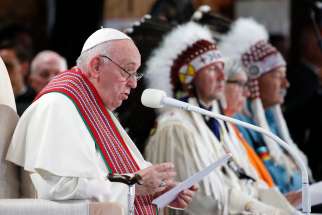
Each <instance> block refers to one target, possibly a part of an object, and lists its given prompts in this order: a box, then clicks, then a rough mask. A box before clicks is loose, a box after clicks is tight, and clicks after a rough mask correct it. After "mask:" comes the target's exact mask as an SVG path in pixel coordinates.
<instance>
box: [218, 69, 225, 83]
mask: <svg viewBox="0 0 322 215" xmlns="http://www.w3.org/2000/svg"><path fill="white" fill-rule="evenodd" d="M217 79H218V81H224V80H225V72H224V69H219V70H218V71H217Z"/></svg>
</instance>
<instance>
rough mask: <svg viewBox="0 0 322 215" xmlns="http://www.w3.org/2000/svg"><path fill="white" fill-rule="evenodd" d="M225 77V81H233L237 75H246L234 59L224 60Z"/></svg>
mask: <svg viewBox="0 0 322 215" xmlns="http://www.w3.org/2000/svg"><path fill="white" fill-rule="evenodd" d="M224 63H225V69H224V71H225V77H226V79H227V80H233V79H235V77H236V75H238V74H245V75H246V76H247V74H246V72H245V70H244V68H243V66H242V64H241V62H240V61H239V60H238V59H236V58H225V60H224Z"/></svg>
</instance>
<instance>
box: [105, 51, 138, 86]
mask: <svg viewBox="0 0 322 215" xmlns="http://www.w3.org/2000/svg"><path fill="white" fill-rule="evenodd" d="M100 57H103V58H106V59H108V60H110V61H111V62H112V63H113V64H114V65H116V66H117V67H118V68H119V69H121V70H122V71H123V72H125V73H122V76H123V77H125V79H126V80H129V79H130V78H134V79H135V80H136V81H138V80H140V79H141V78H142V77H143V74H142V73H137V72H135V73H129V72H128V71H126V69H124V68H123V67H122V66H121V65H120V64H118V63H116V62H115V61H114V60H112V59H111V58H110V57H108V56H106V55H100Z"/></svg>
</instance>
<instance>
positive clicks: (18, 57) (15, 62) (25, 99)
mask: <svg viewBox="0 0 322 215" xmlns="http://www.w3.org/2000/svg"><path fill="white" fill-rule="evenodd" d="M0 56H1V57H2V59H3V62H4V63H5V65H6V67H7V70H8V73H9V77H10V81H11V85H12V88H13V92H14V95H15V99H16V105H17V112H18V115H19V116H21V114H22V113H23V112H24V111H25V109H27V107H28V106H29V105H30V104H31V102H32V101H33V99H34V97H35V91H34V90H33V89H32V88H31V87H30V86H28V85H27V83H26V79H27V76H28V72H29V62H30V61H29V59H30V53H29V51H28V50H26V49H24V47H23V46H21V45H20V44H17V43H16V41H2V43H1V44H0Z"/></svg>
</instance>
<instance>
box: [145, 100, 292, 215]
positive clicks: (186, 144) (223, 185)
mask: <svg viewBox="0 0 322 215" xmlns="http://www.w3.org/2000/svg"><path fill="white" fill-rule="evenodd" d="M189 103H190V104H192V105H197V102H196V99H194V98H190V99H189ZM220 124H221V127H222V128H224V125H223V123H222V122H220ZM222 130H225V129H222ZM230 138H231V137H229V134H227V132H226V133H225V132H221V139H222V141H221V142H219V141H218V139H217V138H216V137H215V135H214V134H213V133H212V131H211V130H210V129H209V128H208V126H207V124H206V123H205V121H204V119H203V118H202V116H201V115H200V114H197V113H194V112H186V111H183V110H179V109H169V110H167V111H165V112H164V113H163V114H162V115H161V116H160V117H159V118H158V121H157V129H156V131H155V134H154V135H152V136H151V137H150V139H149V142H148V145H147V147H146V150H145V155H146V159H147V160H149V161H151V162H152V163H160V162H166V161H171V162H173V163H174V164H175V167H176V171H177V180H178V181H183V180H184V179H186V178H187V177H189V176H191V175H193V174H194V173H196V172H198V171H200V170H201V169H203V168H204V167H206V166H208V165H209V164H210V163H212V162H214V161H216V160H217V159H219V158H220V157H221V156H223V155H224V154H225V153H226V152H227V151H232V150H235V151H234V153H233V156H234V157H235V160H236V162H237V163H238V164H240V165H242V163H243V162H244V161H242V160H243V158H242V157H241V156H247V155H246V153H242V154H240V155H239V156H238V157H236V155H237V154H238V153H239V152H238V151H240V150H242V149H241V148H239V146H238V147H237V146H236V145H235V146H234V144H235V143H232V142H231V140H230ZM229 144H230V146H229V147H228V145H229ZM247 165H248V166H250V163H249V164H247ZM249 168H250V169H251V167H249ZM246 171H249V170H247V169H246ZM251 172H253V174H256V172H255V171H253V170H252V171H251ZM254 176H255V175H254ZM256 179H257V178H256ZM199 185H200V188H199V192H198V193H197V194H196V196H195V197H194V199H193V202H192V204H191V205H190V207H189V208H188V210H187V211H188V213H189V214H191V215H192V214H194V215H201V214H202V215H208V214H209V215H210V214H249V213H250V211H249V210H251V211H252V212H251V213H250V214H254V213H257V212H261V213H264V214H266V213H267V214H284V212H282V211H281V210H279V209H276V208H273V207H271V206H269V205H266V204H263V203H261V202H259V201H258V199H260V196H261V189H259V187H260V186H259V184H258V183H252V182H250V181H248V180H240V179H239V178H238V177H237V176H236V174H235V173H234V172H233V171H232V170H231V169H230V168H229V167H227V166H226V167H225V169H224V171H223V170H222V169H221V168H218V169H216V170H214V171H213V172H212V173H211V174H210V175H209V176H207V177H206V178H204V179H203V180H202V181H201V182H200V183H199ZM285 214H287V212H285Z"/></svg>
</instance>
